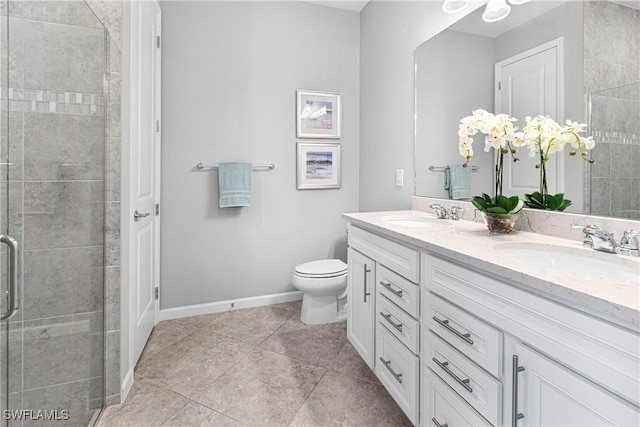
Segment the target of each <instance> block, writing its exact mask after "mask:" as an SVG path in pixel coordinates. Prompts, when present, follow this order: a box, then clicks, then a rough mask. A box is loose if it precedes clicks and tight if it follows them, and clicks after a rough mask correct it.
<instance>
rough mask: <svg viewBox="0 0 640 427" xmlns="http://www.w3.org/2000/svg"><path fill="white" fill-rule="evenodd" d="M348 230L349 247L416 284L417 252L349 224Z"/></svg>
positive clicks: (417, 274)
mask: <svg viewBox="0 0 640 427" xmlns="http://www.w3.org/2000/svg"><path fill="white" fill-rule="evenodd" d="M348 230H349V246H351V247H352V248H354V249H356V250H357V251H358V252H360V253H363V254H365V255H366V256H368V257H371V258H373V259H374V260H375V261H376V262H378V263H380V264H382V265H384V266H386V267H387V268H390V269H391V270H393V271H395V272H396V273H398V274H400V275H401V276H403V277H405V278H407V279H409V280H411V281H412V282H414V283H418V281H419V280H420V253H419V252H418V251H417V250H415V249H411V248H408V247H406V246H404V245H401V244H399V243H396V242H394V241H391V240H389V239H388V238H385V237H380V236H377V235H375V234H373V233H370V232H368V231H365V230H363V229H361V228H358V227H354V226H353V225H351V224H349V227H348Z"/></svg>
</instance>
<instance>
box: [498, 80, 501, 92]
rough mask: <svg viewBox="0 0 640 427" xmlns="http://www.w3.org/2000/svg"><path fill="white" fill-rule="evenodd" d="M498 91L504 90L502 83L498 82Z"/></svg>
mask: <svg viewBox="0 0 640 427" xmlns="http://www.w3.org/2000/svg"><path fill="white" fill-rule="evenodd" d="M498 90H502V82H498Z"/></svg>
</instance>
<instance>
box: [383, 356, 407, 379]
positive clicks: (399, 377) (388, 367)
mask: <svg viewBox="0 0 640 427" xmlns="http://www.w3.org/2000/svg"><path fill="white" fill-rule="evenodd" d="M380 361H381V362H382V363H383V364H384V366H386V367H387V369H388V370H389V372H391V375H393V376H394V377H396V380H398V382H399V383H400V384H402V374H398V373H396V371H394V370H393V368H392V367H391V360H384V359H383V358H382V356H380Z"/></svg>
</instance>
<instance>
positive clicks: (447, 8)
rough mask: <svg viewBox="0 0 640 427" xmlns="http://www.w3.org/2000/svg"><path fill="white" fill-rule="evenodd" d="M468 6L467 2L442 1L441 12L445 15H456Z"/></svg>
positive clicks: (455, 0)
mask: <svg viewBox="0 0 640 427" xmlns="http://www.w3.org/2000/svg"><path fill="white" fill-rule="evenodd" d="M468 4H469V2H468V1H466V0H444V3H442V10H443V11H444V12H445V13H457V12H460V11H461V10H462V9H464V8H465V7H467V5H468Z"/></svg>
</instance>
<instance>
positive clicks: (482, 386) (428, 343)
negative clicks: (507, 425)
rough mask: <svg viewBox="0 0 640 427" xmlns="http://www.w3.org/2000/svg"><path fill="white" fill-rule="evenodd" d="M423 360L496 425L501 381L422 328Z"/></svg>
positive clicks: (500, 406) (500, 397)
mask: <svg viewBox="0 0 640 427" xmlns="http://www.w3.org/2000/svg"><path fill="white" fill-rule="evenodd" d="M422 342H423V346H424V347H426V348H424V351H423V352H422V354H423V355H426V356H427V357H425V359H426V360H423V361H422V362H423V363H425V364H426V365H427V366H428V367H429V368H431V370H432V371H433V372H435V373H436V374H437V375H438V376H439V377H440V378H441V379H442V380H443V381H444V382H445V383H447V384H448V385H449V387H451V388H452V389H453V390H455V391H456V392H457V393H458V394H459V395H460V397H462V398H463V399H464V400H466V401H467V402H468V403H469V404H470V405H471V406H472V407H473V408H474V409H475V410H476V411H478V412H479V413H480V414H481V415H482V416H483V417H485V418H486V419H487V420H489V422H490V423H491V424H493V425H500V424H501V423H500V419H501V414H502V404H501V402H502V384H501V383H500V381H498V380H496V379H495V378H493V377H492V376H491V375H489V374H488V373H487V372H486V371H484V370H482V369H480V368H479V367H478V366H477V365H475V364H474V363H473V362H472V361H470V360H469V359H467V358H466V357H465V356H463V355H462V354H461V353H460V352H458V351H457V350H456V349H454V348H453V347H451V346H450V345H449V344H447V343H446V342H445V341H444V340H442V339H441V338H440V337H438V336H437V335H435V334H434V333H433V332H431V331H427V330H425V331H424V332H423V340H422Z"/></svg>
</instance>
